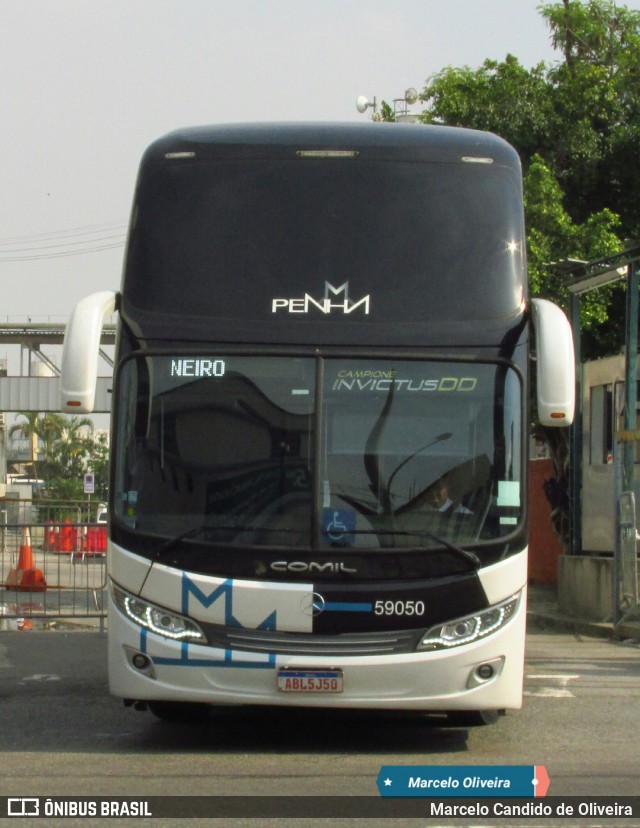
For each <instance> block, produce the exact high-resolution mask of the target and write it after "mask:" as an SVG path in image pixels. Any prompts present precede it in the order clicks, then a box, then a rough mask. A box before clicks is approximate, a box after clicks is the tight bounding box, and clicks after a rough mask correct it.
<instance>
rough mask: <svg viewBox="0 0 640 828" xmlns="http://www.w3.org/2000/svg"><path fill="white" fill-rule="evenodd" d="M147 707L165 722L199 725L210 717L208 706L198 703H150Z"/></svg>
mask: <svg viewBox="0 0 640 828" xmlns="http://www.w3.org/2000/svg"><path fill="white" fill-rule="evenodd" d="M147 707H148V708H149V710H150V711H151V712H152V713H153V715H154V716H156V717H157V718H158V719H161V720H162V721H163V722H175V723H197V722H202V721H203V720H204V719H206V718H207V716H208V715H209V710H210V708H209V705H208V704H198V703H197V702H167V701H150V702H147Z"/></svg>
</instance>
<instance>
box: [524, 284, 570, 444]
mask: <svg viewBox="0 0 640 828" xmlns="http://www.w3.org/2000/svg"><path fill="white" fill-rule="evenodd" d="M531 307H532V310H533V324H534V327H535V331H536V349H537V370H536V378H537V382H536V387H537V397H538V419H539V421H540V425H543V426H552V427H556V428H557V427H558V426H569V425H571V423H572V422H573V415H574V410H575V397H576V366H575V356H574V350H573V334H572V331H571V325H570V324H569V320H568V319H567V317H566V316H565V314H564V313H563V311H562V310H561V309H560V308H559V307H558V306H557V305H554V303H553V302H549V301H548V300H547V299H532V300H531Z"/></svg>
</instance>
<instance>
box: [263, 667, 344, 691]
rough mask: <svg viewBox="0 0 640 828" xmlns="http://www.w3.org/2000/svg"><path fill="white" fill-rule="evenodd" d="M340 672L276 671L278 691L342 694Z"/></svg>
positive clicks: (285, 669) (289, 669) (342, 681)
mask: <svg viewBox="0 0 640 828" xmlns="http://www.w3.org/2000/svg"><path fill="white" fill-rule="evenodd" d="M343 689H344V679H343V676H342V670H293V669H291V668H283V669H282V670H279V671H278V690H282V692H283V693H342V691H343Z"/></svg>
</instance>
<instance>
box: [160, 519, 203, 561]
mask: <svg viewBox="0 0 640 828" xmlns="http://www.w3.org/2000/svg"><path fill="white" fill-rule="evenodd" d="M211 528H212V527H211V526H207V525H206V524H200V525H199V526H192V527H191V529H187V531H186V532H182V533H181V534H179V535H176V536H175V537H173V538H167V540H166V541H163V542H162V543H161V544H160V546H158V547H157V548H156V553H155V557H156V560H160V558H162V556H163V555H166V553H167V552H171V550H172V549H174V548H175V547H176V546H177V545H178V544H179V543H180V542H181V541H183V540H187V539H188V538H197V537H198V535H200V534H201V533H202V532H206V531H207V530H208V529H211Z"/></svg>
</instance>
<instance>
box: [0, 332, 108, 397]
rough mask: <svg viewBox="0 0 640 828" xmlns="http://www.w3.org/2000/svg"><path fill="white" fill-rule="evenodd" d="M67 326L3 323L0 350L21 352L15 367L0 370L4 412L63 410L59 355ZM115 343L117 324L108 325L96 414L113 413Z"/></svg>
mask: <svg viewBox="0 0 640 828" xmlns="http://www.w3.org/2000/svg"><path fill="white" fill-rule="evenodd" d="M65 327H66V326H65V323H64V322H62V321H61V322H52V321H47V322H32V321H31V320H28V321H27V322H9V321H6V322H0V349H1V350H3V351H4V350H5V349H4V348H3V346H10V347H14V348H17V347H19V349H20V351H19V355H17V354H16V360H14V361H12V364H11V368H9V367H5V368H3V369H1V370H0V412H12V411H60V368H59V366H58V361H59V356H58V352H59V353H61V346H62V343H63V340H64V332H65ZM115 340H116V326H115V323H107V324H106V325H105V326H104V329H103V331H102V338H101V340H100V356H101V357H102V370H104V373H105V375H104V376H101V377H99V378H98V384H97V389H96V407H95V409H94V411H95V413H109V411H110V410H111V385H112V369H113V360H112V358H111V356H110V353H109V349H111V348H112V347H113V346H114V345H115ZM44 349H46V352H45V350H44ZM54 351H55V354H54V353H53V352H54ZM14 362H15V364H16V365H17V370H14V369H15V366H14V364H13V363H14ZM8 365H9V360H7V366H8ZM12 372H13V373H12Z"/></svg>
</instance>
